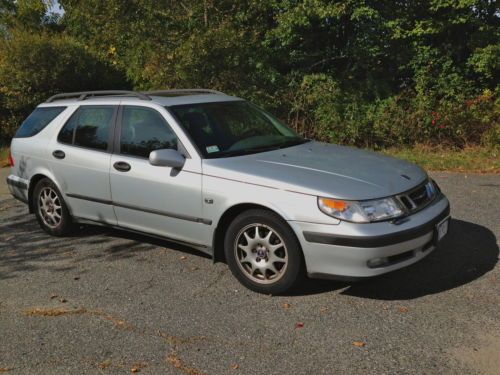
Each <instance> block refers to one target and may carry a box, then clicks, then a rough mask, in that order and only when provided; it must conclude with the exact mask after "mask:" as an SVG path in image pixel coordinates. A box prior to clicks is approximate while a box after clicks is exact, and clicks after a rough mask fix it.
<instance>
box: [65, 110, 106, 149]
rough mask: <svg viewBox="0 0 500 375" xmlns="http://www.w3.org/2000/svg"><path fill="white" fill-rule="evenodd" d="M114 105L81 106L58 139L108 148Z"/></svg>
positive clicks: (81, 144)
mask: <svg viewBox="0 0 500 375" xmlns="http://www.w3.org/2000/svg"><path fill="white" fill-rule="evenodd" d="M114 113H115V107H113V106H84V107H80V108H79V109H78V110H77V111H76V112H75V113H74V114H73V115H72V116H71V117H70V119H69V120H68V122H66V124H65V125H64V127H63V128H62V129H61V131H60V132H59V135H58V137H57V140H58V141H59V142H61V143H67V144H71V145H75V146H80V147H86V148H91V149H94V150H107V148H108V140H109V135H110V134H109V132H110V129H111V123H112V120H113V118H114Z"/></svg>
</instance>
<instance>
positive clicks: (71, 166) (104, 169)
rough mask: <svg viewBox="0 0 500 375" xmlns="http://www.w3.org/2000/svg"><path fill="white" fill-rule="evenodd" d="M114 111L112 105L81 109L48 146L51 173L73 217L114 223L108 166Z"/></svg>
mask: <svg viewBox="0 0 500 375" xmlns="http://www.w3.org/2000/svg"><path fill="white" fill-rule="evenodd" d="M117 110H118V106H111V105H98V106H97V105H84V106H81V107H80V108H79V109H77V110H76V111H75V113H74V114H73V115H72V116H71V117H70V118H69V120H68V121H67V122H66V124H65V125H64V126H63V128H62V129H61V131H60V132H59V135H58V137H57V139H53V140H52V142H51V144H50V148H49V150H50V152H51V156H50V158H51V159H50V166H51V169H52V173H53V174H54V176H55V177H56V180H57V181H58V182H59V184H60V188H61V190H62V193H63V194H65V195H66V199H67V202H68V205H69V206H70V207H71V210H72V215H73V216H75V217H80V218H85V219H90V220H95V221H99V222H104V223H108V224H116V216H115V213H114V210H113V206H112V205H111V190H110V186H109V163H110V160H111V144H112V134H113V127H114V122H115V120H116V113H117Z"/></svg>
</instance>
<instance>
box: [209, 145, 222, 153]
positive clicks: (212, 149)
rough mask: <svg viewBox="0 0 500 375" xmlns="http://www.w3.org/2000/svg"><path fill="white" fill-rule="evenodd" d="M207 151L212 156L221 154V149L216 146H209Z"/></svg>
mask: <svg viewBox="0 0 500 375" xmlns="http://www.w3.org/2000/svg"><path fill="white" fill-rule="evenodd" d="M206 149H207V152H208V153H209V154H211V153H212V152H219V147H218V146H216V145H213V146H207V147H206Z"/></svg>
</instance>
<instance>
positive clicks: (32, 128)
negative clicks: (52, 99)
mask: <svg viewBox="0 0 500 375" xmlns="http://www.w3.org/2000/svg"><path fill="white" fill-rule="evenodd" d="M65 109H66V107H41V108H36V109H35V110H34V111H33V113H31V115H29V116H28V118H27V119H26V120H24V122H23V123H22V124H21V127H20V128H19V129H18V130H17V132H16V135H14V138H27V137H32V136H34V135H35V134H37V133H40V132H41V131H42V130H43V129H44V128H45V127H46V126H47V125H48V124H50V123H51V122H52V120H54V119H55V118H56V117H57V116H58V115H59V114H60V113H61V112H62V111H64V110H65Z"/></svg>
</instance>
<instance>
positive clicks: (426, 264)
mask: <svg viewBox="0 0 500 375" xmlns="http://www.w3.org/2000/svg"><path fill="white" fill-rule="evenodd" d="M498 254H499V250H498V245H497V239H496V237H495V235H494V234H493V232H491V231H490V230H489V229H488V228H485V227H484V226H481V225H478V224H474V223H470V222H467V221H463V220H457V219H452V221H451V223H450V232H449V234H448V235H447V236H446V237H445V238H444V239H443V241H442V242H441V243H440V244H439V245H438V247H437V248H436V249H435V250H434V251H433V252H432V253H431V254H429V256H427V257H426V258H424V259H423V260H421V261H420V262H417V263H415V264H413V265H411V266H408V267H405V268H402V269H400V270H397V271H394V272H391V273H388V274H385V275H382V276H378V277H374V278H369V279H366V280H363V281H359V282H351V283H345V282H335V281H325V280H317V281H316V280H308V281H307V282H306V283H304V285H302V286H301V287H300V288H299V289H298V290H296V291H295V293H294V295H310V294H317V293H324V292H328V291H332V290H338V289H344V290H343V291H342V292H341V294H345V295H349V296H356V297H362V298H371V299H379V300H408V299H414V298H419V297H422V296H425V295H429V294H436V293H440V292H443V291H446V290H450V289H454V288H457V287H459V286H461V285H464V284H468V283H470V282H472V281H474V280H476V279H478V278H479V277H481V276H483V275H485V274H486V273H488V272H489V271H491V270H492V269H493V268H494V267H495V265H496V263H497V261H498Z"/></svg>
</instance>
